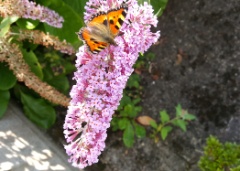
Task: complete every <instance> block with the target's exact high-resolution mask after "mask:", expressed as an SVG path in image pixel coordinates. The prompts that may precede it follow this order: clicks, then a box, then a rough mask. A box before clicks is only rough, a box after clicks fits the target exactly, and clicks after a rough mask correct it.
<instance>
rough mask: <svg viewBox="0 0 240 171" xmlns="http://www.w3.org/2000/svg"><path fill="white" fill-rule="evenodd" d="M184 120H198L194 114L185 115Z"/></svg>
mask: <svg viewBox="0 0 240 171" xmlns="http://www.w3.org/2000/svg"><path fill="white" fill-rule="evenodd" d="M184 119H185V120H194V119H196V116H194V115H192V114H189V113H185V114H184Z"/></svg>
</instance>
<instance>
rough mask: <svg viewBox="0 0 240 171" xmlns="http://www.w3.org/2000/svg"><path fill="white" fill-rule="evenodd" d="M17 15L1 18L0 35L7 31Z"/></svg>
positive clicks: (16, 18)
mask: <svg viewBox="0 0 240 171" xmlns="http://www.w3.org/2000/svg"><path fill="white" fill-rule="evenodd" d="M18 18H19V17H17V16H12V17H6V18H4V19H3V20H2V22H1V24H0V37H3V36H5V34H6V33H7V32H8V31H9V29H10V25H11V24H12V23H14V22H15V21H17V20H18Z"/></svg>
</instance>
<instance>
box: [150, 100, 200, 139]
mask: <svg viewBox="0 0 240 171" xmlns="http://www.w3.org/2000/svg"><path fill="white" fill-rule="evenodd" d="M195 118H196V117H195V116H194V115H192V114H190V113H188V111H187V110H184V109H182V107H181V105H180V104H178V105H177V107H176V116H175V117H174V118H172V119H170V116H169V114H168V113H167V111H166V110H163V111H161V112H160V120H161V122H160V123H159V124H158V123H156V121H154V120H151V121H150V125H151V126H152V128H153V133H152V134H151V137H152V138H153V139H154V141H155V142H158V141H159V135H161V138H162V140H165V139H166V138H167V136H168V134H169V133H170V132H171V131H172V130H173V126H176V127H179V128H181V130H183V131H184V132H185V131H186V130H187V124H188V122H189V121H191V120H194V119H195Z"/></svg>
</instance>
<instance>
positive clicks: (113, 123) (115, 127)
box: [111, 117, 119, 131]
mask: <svg viewBox="0 0 240 171" xmlns="http://www.w3.org/2000/svg"><path fill="white" fill-rule="evenodd" d="M111 129H112V130H113V131H117V130H118V129H119V127H118V118H117V117H113V119H112V121H111Z"/></svg>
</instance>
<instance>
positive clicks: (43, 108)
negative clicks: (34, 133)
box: [21, 92, 56, 129]
mask: <svg viewBox="0 0 240 171" xmlns="http://www.w3.org/2000/svg"><path fill="white" fill-rule="evenodd" d="M21 102H22V103H23V110H24V113H25V115H26V116H27V117H28V118H29V119H30V120H31V121H32V122H34V123H35V124H36V125H38V126H40V127H42V128H45V129H48V128H50V127H51V126H52V125H53V124H54V123H55V120H56V112H55V110H54V108H53V107H52V106H51V105H50V104H49V103H47V102H46V101H45V100H43V99H36V98H33V97H31V96H28V95H26V94H24V93H22V92H21Z"/></svg>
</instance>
